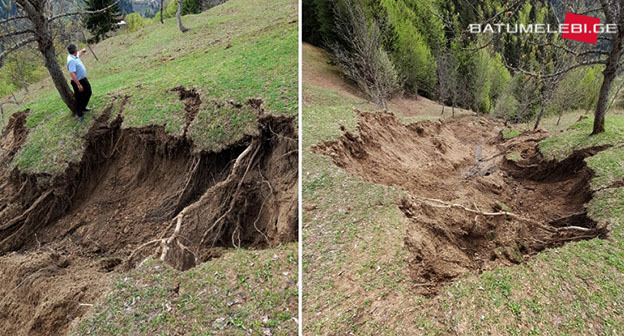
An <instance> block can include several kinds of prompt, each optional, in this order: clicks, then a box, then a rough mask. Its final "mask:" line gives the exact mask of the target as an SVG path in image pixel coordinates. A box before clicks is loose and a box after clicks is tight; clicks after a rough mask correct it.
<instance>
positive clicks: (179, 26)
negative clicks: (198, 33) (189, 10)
mask: <svg viewBox="0 0 624 336" xmlns="http://www.w3.org/2000/svg"><path fill="white" fill-rule="evenodd" d="M183 1H184V0H178V11H177V12H176V19H177V20H178V28H180V31H181V32H183V33H186V32H187V31H188V28H186V27H184V25H183V24H182V4H183Z"/></svg>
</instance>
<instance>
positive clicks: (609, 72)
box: [592, 15, 624, 135]
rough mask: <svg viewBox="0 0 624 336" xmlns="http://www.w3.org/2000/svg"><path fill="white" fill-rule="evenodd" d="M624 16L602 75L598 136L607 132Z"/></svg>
mask: <svg viewBox="0 0 624 336" xmlns="http://www.w3.org/2000/svg"><path fill="white" fill-rule="evenodd" d="M623 21H624V15H623V16H622V17H621V18H620V22H619V24H618V32H617V35H616V36H615V37H614V38H613V40H612V47H611V48H612V49H611V53H610V54H609V58H607V66H606V67H605V69H604V71H603V72H602V74H603V75H604V79H603V81H602V86H601V87H600V94H599V95H598V104H597V105H596V112H594V130H593V131H592V135H596V134H599V133H602V132H604V131H605V126H604V124H605V114H606V113H607V107H608V106H607V104H608V103H609V101H608V100H609V92H610V91H611V86H613V80H614V79H615V75H616V73H617V69H618V65H619V63H620V57H621V56H622V40H623V39H624V32H623V31H621V29H622V28H624V24H623V23H624V22H623Z"/></svg>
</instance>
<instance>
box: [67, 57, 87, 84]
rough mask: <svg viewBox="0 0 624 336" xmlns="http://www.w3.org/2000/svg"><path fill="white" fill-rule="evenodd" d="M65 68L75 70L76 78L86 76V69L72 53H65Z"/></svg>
mask: <svg viewBox="0 0 624 336" xmlns="http://www.w3.org/2000/svg"><path fill="white" fill-rule="evenodd" d="M67 70H69V72H75V73H76V77H77V78H78V80H81V79H83V78H85V77H87V69H86V68H85V67H84V65H83V64H82V61H81V60H80V57H78V56H74V55H72V54H69V55H67Z"/></svg>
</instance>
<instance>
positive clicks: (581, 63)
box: [503, 57, 607, 79]
mask: <svg viewBox="0 0 624 336" xmlns="http://www.w3.org/2000/svg"><path fill="white" fill-rule="evenodd" d="M503 63H504V64H505V67H506V68H508V69H510V70H513V71H516V72H520V73H522V74H525V75H527V76H531V77H534V78H537V79H547V78H552V77H557V76H560V75H563V74H565V73H566V72H570V71H572V70H574V69H576V68H580V67H584V66H588V65H596V64H602V65H607V61H606V60H590V61H584V62H579V63H576V64H573V65H571V66H569V67H567V68H565V69H563V70H559V71H557V72H554V73H551V74H547V75H543V74H536V73H534V72H530V71H527V70H525V69H522V68H516V67H512V66H511V65H509V64H508V63H507V60H506V59H505V57H503Z"/></svg>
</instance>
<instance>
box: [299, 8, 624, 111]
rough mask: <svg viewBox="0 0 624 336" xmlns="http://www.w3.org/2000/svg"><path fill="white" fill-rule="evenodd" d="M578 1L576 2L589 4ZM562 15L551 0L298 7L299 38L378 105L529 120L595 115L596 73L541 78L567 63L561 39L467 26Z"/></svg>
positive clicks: (587, 69)
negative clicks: (423, 101)
mask: <svg viewBox="0 0 624 336" xmlns="http://www.w3.org/2000/svg"><path fill="white" fill-rule="evenodd" d="M581 2H582V1H581ZM585 2H586V3H581V4H580V5H586V6H587V5H588V4H589V3H591V2H587V1H585ZM567 10H568V9H567V8H566V7H565V6H564V4H563V3H562V2H559V1H535V0H522V1H500V0H485V1H466V0H448V1H447V0H396V1H394V0H393V1H391V0H338V1H328V0H304V1H303V40H304V42H308V43H311V44H313V45H316V46H320V47H323V48H324V49H326V50H327V51H328V52H329V53H330V54H331V55H332V56H333V60H334V62H336V63H337V64H338V65H339V66H341V68H342V69H343V72H344V74H345V76H346V77H347V78H349V79H351V80H352V81H353V82H354V83H355V84H356V85H357V86H358V87H359V88H360V89H361V90H362V91H363V92H364V93H365V94H366V95H367V96H368V97H369V98H370V99H371V100H372V101H375V102H376V103H377V104H378V105H379V106H380V107H385V104H386V101H387V100H388V99H391V98H392V97H393V96H396V95H401V94H402V95H407V96H418V95H422V96H425V97H427V98H430V99H435V100H437V101H439V102H441V103H444V104H446V105H449V106H456V107H462V108H467V109H472V110H474V111H476V112H479V113H484V114H493V115H495V116H498V117H503V118H505V119H506V120H509V121H512V122H529V121H532V120H535V119H536V118H537V117H538V115H540V117H541V115H549V114H550V115H552V114H561V113H563V112H564V111H567V110H578V109H584V110H587V111H591V110H592V109H595V108H596V104H597V100H598V93H599V91H600V86H601V83H602V78H603V74H602V69H603V68H604V67H603V66H602V65H593V66H583V67H576V68H574V69H573V70H571V71H565V73H562V74H560V75H558V76H553V77H551V78H543V77H541V76H540V74H556V73H558V72H561V70H562V69H564V68H565V67H567V66H569V65H570V64H571V62H572V61H573V60H572V59H570V57H569V55H567V54H566V53H565V52H564V51H565V50H562V48H561V47H558V46H561V45H562V41H561V36H560V35H556V34H504V33H503V34H470V33H468V32H467V27H468V26H469V24H472V23H510V24H516V23H517V24H529V23H544V24H551V25H553V26H556V25H558V24H559V22H563V19H564V17H565V12H566V11H567ZM597 48H598V49H599V50H607V49H608V48H609V44H608V43H605V42H604V41H602V40H600V41H599V43H598V44H597ZM353 50H359V51H361V52H360V56H354V55H355V54H356V53H353V52H352V51H353ZM361 55H365V56H361ZM358 57H360V58H364V59H368V64H371V63H373V64H374V66H371V67H369V68H366V67H365V66H364V67H357V66H354V64H361V63H366V62H362V60H358V59H357V58H358ZM371 60H372V61H371ZM566 69H567V68H566ZM531 74H537V75H536V76H535V75H533V76H532V75H531ZM614 87H615V89H613V90H611V95H610V97H609V106H610V107H612V106H615V105H617V102H615V99H614V96H615V95H616V92H619V88H620V87H621V83H620V81H619V80H618V79H616V80H615V84H614Z"/></svg>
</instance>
